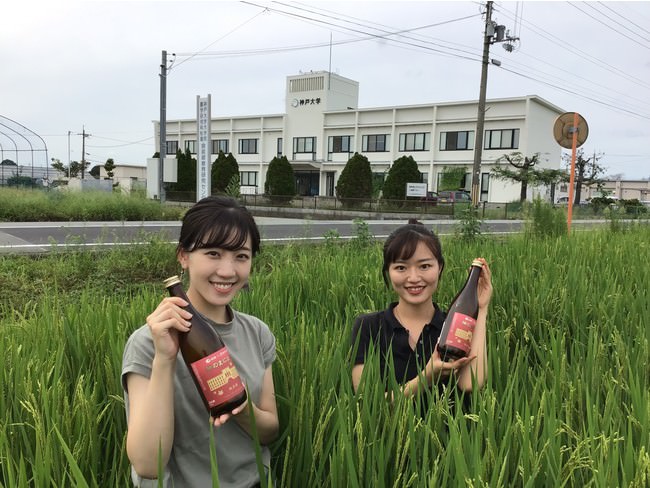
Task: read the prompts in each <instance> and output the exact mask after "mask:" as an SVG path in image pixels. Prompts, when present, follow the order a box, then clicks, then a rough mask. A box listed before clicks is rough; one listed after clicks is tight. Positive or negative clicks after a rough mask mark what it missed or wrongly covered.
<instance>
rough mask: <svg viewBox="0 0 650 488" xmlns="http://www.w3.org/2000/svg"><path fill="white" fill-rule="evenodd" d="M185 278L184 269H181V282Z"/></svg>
mask: <svg viewBox="0 0 650 488" xmlns="http://www.w3.org/2000/svg"><path fill="white" fill-rule="evenodd" d="M184 277H185V268H181V276H180V278H181V281H183V278H184Z"/></svg>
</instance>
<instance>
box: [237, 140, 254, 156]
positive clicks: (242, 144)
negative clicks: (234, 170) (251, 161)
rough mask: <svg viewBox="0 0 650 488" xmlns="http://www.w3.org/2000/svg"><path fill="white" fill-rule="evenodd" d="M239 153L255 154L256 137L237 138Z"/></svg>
mask: <svg viewBox="0 0 650 488" xmlns="http://www.w3.org/2000/svg"><path fill="white" fill-rule="evenodd" d="M239 154H257V139H239Z"/></svg>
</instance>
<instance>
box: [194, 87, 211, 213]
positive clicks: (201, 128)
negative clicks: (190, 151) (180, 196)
mask: <svg viewBox="0 0 650 488" xmlns="http://www.w3.org/2000/svg"><path fill="white" fill-rule="evenodd" d="M210 100H211V96H210V95H208V96H207V98H200V97H199V96H198V95H197V96H196V135H197V138H198V140H197V141H196V142H197V144H198V147H197V151H196V201H197V202H198V201H199V200H201V199H202V198H205V197H207V196H209V195H210V190H211V189H210V186H211V185H210V183H211V179H212V177H211V173H210V120H211V118H210V105H211V102H210Z"/></svg>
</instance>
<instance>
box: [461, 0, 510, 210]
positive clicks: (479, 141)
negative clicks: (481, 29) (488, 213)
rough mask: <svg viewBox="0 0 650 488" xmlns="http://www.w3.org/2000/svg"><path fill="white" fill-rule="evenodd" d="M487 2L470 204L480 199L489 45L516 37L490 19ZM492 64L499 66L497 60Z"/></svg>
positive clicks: (490, 12) (507, 46)
mask: <svg viewBox="0 0 650 488" xmlns="http://www.w3.org/2000/svg"><path fill="white" fill-rule="evenodd" d="M493 3H494V2H492V1H490V2H487V9H486V11H485V33H484V35H483V59H482V62H481V86H480V89H479V98H478V113H477V116H476V137H475V138H474V164H473V166H472V205H474V206H475V207H476V206H478V203H479V200H480V184H481V159H482V157H483V132H484V131H483V127H484V125H485V97H486V92H487V77H488V64H489V62H490V45H491V44H494V43H496V42H504V41H515V40H519V38H518V37H510V36H509V35H508V36H506V35H505V29H506V28H505V26H503V25H497V23H496V22H493V21H492V4H493ZM504 47H505V48H506V51H512V49H513V46H512V44H507V45H505V46H504ZM494 64H495V65H497V66H500V65H501V63H500V62H499V61H494Z"/></svg>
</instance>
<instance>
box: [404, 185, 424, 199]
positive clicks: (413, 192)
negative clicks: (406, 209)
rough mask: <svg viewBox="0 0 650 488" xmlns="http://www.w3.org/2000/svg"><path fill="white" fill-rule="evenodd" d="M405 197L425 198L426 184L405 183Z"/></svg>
mask: <svg viewBox="0 0 650 488" xmlns="http://www.w3.org/2000/svg"><path fill="white" fill-rule="evenodd" d="M406 196H407V197H426V196H427V184H426V183H407V184H406Z"/></svg>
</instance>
